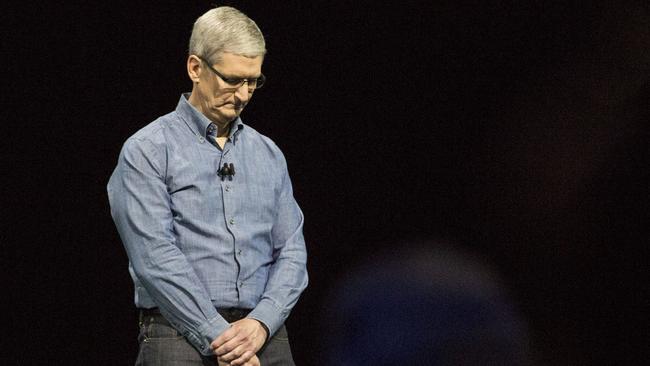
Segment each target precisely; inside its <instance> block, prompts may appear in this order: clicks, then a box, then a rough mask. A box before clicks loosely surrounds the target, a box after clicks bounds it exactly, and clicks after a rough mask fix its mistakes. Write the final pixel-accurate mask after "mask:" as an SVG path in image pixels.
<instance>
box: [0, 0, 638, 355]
mask: <svg viewBox="0 0 650 366" xmlns="http://www.w3.org/2000/svg"><path fill="white" fill-rule="evenodd" d="M221 3H224V4H231V5H234V6H236V7H238V8H239V9H241V10H243V11H244V12H245V13H247V14H248V15H249V16H250V17H252V18H253V19H254V20H256V21H257V23H258V25H259V26H260V28H261V29H262V31H263V32H264V34H265V36H266V40H267V48H268V50H269V53H268V56H267V59H266V61H265V64H264V72H265V74H266V75H267V76H268V80H269V81H268V85H267V86H265V88H264V89H263V90H261V91H259V92H258V93H256V94H255V98H254V100H253V103H251V104H250V105H249V107H248V108H247V110H246V111H245V113H244V115H243V118H244V120H245V121H246V122H247V123H249V124H251V125H252V126H254V127H255V128H256V129H257V130H259V131H261V132H262V133H264V134H266V135H267V136H269V137H271V138H272V139H273V140H274V141H275V142H276V143H277V144H278V145H279V146H280V147H281V149H282V150H283V151H284V153H285V155H286V158H287V161H288V164H289V169H290V173H291V175H292V179H293V183H294V188H295V196H296V198H297V199H298V201H299V203H300V204H301V206H302V208H303V211H304V213H305V216H306V224H305V235H306V238H307V242H308V250H309V260H310V261H309V270H310V274H311V283H310V287H309V288H308V290H307V291H306V292H305V293H304V295H303V296H302V298H301V300H300V302H299V303H298V305H297V306H296V308H295V310H294V312H293V314H292V316H291V318H290V320H289V328H290V332H291V334H292V336H293V339H292V344H293V347H294V350H295V358H296V360H297V361H298V364H301V365H318V364H321V363H320V362H319V360H320V359H321V357H322V355H323V351H322V350H321V349H320V348H319V346H320V344H321V341H322V339H323V338H324V337H326V336H327V335H326V334H323V331H322V329H323V324H322V322H321V313H322V310H323V309H324V308H326V307H327V306H328V298H327V293H328V291H329V290H330V289H331V287H332V285H333V284H334V283H335V280H337V279H342V278H345V276H346V273H349V271H350V270H351V269H352V268H354V266H355V265H356V264H358V263H359V262H361V261H363V259H364V258H365V257H366V256H368V255H369V254H372V253H374V252H377V251H379V250H382V249H387V248H393V249H395V250H399V248H402V247H404V246H407V245H409V244H408V243H410V242H414V241H421V240H444V241H447V242H452V243H456V244H455V245H458V246H459V247H462V248H464V249H467V250H471V251H474V252H476V253H478V254H479V255H480V256H482V257H483V258H484V259H485V260H486V261H488V262H489V263H491V264H492V265H493V266H494V268H496V269H497V271H498V272H499V273H500V274H501V275H502V277H503V278H504V280H505V282H506V285H507V286H508V287H509V288H510V290H511V293H512V296H513V298H514V301H515V302H516V304H517V306H518V308H519V309H520V310H521V312H522V313H523V314H524V316H525V317H526V319H527V320H528V323H529V327H530V330H531V334H532V340H533V341H532V346H533V350H534V352H535V357H536V359H537V360H538V361H539V362H540V363H541V364H548V365H556V364H571V365H579V364H613V363H615V364H634V363H637V362H640V360H642V359H644V357H645V358H647V356H648V352H647V347H646V346H647V339H648V338H647V336H648V332H647V310H648V300H647V295H648V291H647V285H646V283H645V282H647V280H645V279H644V280H642V278H644V276H642V269H644V267H645V268H647V263H648V257H647V254H648V252H647V249H646V248H647V243H648V236H647V229H646V226H647V224H648V197H649V194H648V184H647V183H648V179H647V178H648V169H647V167H648V157H649V154H648V146H647V145H648V144H647V141H648V133H647V131H648V130H647V127H646V125H647V121H648V118H647V117H648V105H647V101H648V96H650V89H649V77H648V71H649V65H650V55H649V54H648V44H650V31H649V30H648V29H649V28H648V25H649V22H648V19H649V18H648V17H649V16H650V12H649V9H648V6H647V4H646V2H642V1H640V2H632V1H618V2H615V3H614V2H612V4H602V3H601V4H595V3H588V4H584V2H580V3H581V4H578V2H571V1H569V2H566V1H564V2H557V3H554V2H546V1H488V2H480V5H477V4H472V2H458V1H448V2H424V1H405V2H395V3H394V4H388V3H387V2H382V3H381V4H379V2H377V3H373V2H344V1H327V2H325V1H323V2H289V1H282V2H279V1H278V2H253V1H241V2H235V1H227V2H221ZM476 3H479V2H476ZM210 4H211V2H207V1H183V2H176V3H175V4H173V5H171V2H170V4H168V3H163V2H136V1H134V2H65V5H53V4H49V3H48V4H44V3H41V4H33V5H23V6H21V8H20V9H17V8H16V7H8V8H7V9H6V11H3V12H2V13H3V15H2V17H3V19H2V23H3V25H5V27H6V28H7V30H6V31H4V32H3V37H2V38H3V40H2V42H3V49H4V52H3V53H4V56H5V57H4V59H5V62H4V64H5V66H3V71H5V72H4V74H5V77H4V80H5V82H4V87H5V89H6V90H5V92H4V93H3V99H4V102H3V104H4V108H2V114H3V123H2V130H1V131H0V132H1V133H2V141H3V143H2V154H1V156H0V158H1V159H2V160H1V161H2V167H3V171H4V172H8V174H3V181H4V184H3V187H4V192H3V195H2V199H3V201H5V203H3V208H2V220H1V225H2V231H1V235H2V236H1V239H2V247H3V252H4V253H5V254H3V256H2V257H3V260H4V261H6V264H5V265H3V271H6V273H7V274H9V276H5V277H4V278H5V279H4V281H5V284H4V285H3V287H4V288H5V289H6V290H5V291H3V294H4V295H6V296H5V299H3V303H5V304H6V305H8V309H9V311H6V312H5V314H6V316H7V319H6V321H5V322H4V323H5V324H8V325H9V328H8V329H9V331H8V332H7V333H8V334H7V333H5V336H4V337H3V343H4V344H5V345H4V346H3V349H4V350H5V351H6V350H10V352H9V354H8V355H7V356H6V357H7V360H8V361H7V362H3V364H35V363H46V364H47V363H50V362H54V361H58V360H67V362H65V363H66V364H71V365H73V364H84V363H86V362H88V363H93V364H98V365H99V364H101V365H104V364H105V365H123V364H131V363H132V361H133V359H134V357H135V353H136V349H137V344H136V340H135V337H136V332H137V328H136V313H135V310H134V309H133V306H132V285H131V281H130V278H129V277H128V273H127V258H126V255H125V253H124V251H123V248H122V246H121V244H120V241H119V238H118V236H117V234H116V231H115V229H114V227H113V223H112V220H111V218H110V214H109V208H108V205H107V199H106V194H105V185H106V183H107V180H108V177H109V175H110V173H111V172H112V169H113V167H114V164H115V163H116V159H117V155H118V152H119V149H120V147H121V144H122V143H123V141H124V140H125V139H126V138H127V137H128V136H130V135H131V134H132V133H134V132H135V131H136V130H138V129H139V128H140V127H142V126H144V125H145V124H147V123H148V122H150V121H152V120H153V119H155V118H156V117H158V116H160V115H162V114H165V113H167V112H169V111H171V110H172V109H173V108H174V107H175V105H176V102H177V100H178V98H179V95H180V93H181V92H184V91H189V90H190V87H191V84H190V82H189V81H188V79H187V77H186V76H185V71H184V70H185V66H184V63H185V59H186V50H187V41H188V39H189V35H190V31H191V26H192V24H193V21H194V20H195V19H196V18H197V17H198V16H199V15H200V14H202V13H203V12H205V11H206V10H207V9H209V7H210ZM643 274H645V273H643ZM640 330H641V332H639V331H640ZM346 351H347V352H352V351H354V350H346Z"/></svg>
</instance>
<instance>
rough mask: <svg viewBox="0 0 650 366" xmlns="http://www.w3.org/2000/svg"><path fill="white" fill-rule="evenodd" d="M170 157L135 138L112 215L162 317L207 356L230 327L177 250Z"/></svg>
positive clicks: (118, 173) (124, 157)
mask: <svg viewBox="0 0 650 366" xmlns="http://www.w3.org/2000/svg"><path fill="white" fill-rule="evenodd" d="M164 172H165V160H164V153H163V152H162V151H158V150H157V149H156V147H155V146H154V145H153V143H151V142H149V141H147V140H138V139H135V138H132V139H130V140H128V141H127V142H126V143H125V145H124V147H123V149H122V152H121V153H120V157H119V161H118V164H117V167H116V169H115V172H114V173H113V175H112V176H111V179H110V181H109V183H108V196H109V201H110V205H111V215H112V216H113V220H114V221H115V225H116V226H117V230H118V232H119V234H120V237H121V238H122V243H123V244H124V247H125V248H126V252H127V255H128V257H129V260H130V262H131V266H132V268H133V271H134V273H135V276H136V277H137V278H138V279H139V280H140V282H141V283H142V285H143V286H144V287H145V289H146V290H147V292H148V293H149V294H150V295H151V297H152V298H153V300H154V302H155V303H156V304H157V305H158V307H159V308H160V311H161V313H162V314H163V315H164V316H165V318H167V319H168V320H169V321H170V322H171V323H172V324H173V325H174V326H175V327H176V328H177V329H178V330H179V331H180V332H181V333H183V335H185V337H186V338H187V339H188V340H189V341H190V342H191V343H192V344H193V345H194V347H196V348H197V349H198V350H199V352H201V353H202V354H204V355H211V354H212V349H211V348H210V343H211V342H212V340H214V339H215V338H216V337H217V336H218V335H219V334H220V333H222V332H223V331H225V330H226V329H227V328H228V327H229V324H228V323H227V322H226V321H225V320H224V319H223V318H222V317H221V316H220V315H219V314H218V313H217V311H216V309H214V306H213V305H212V302H211V301H210V297H209V295H208V294H207V291H206V290H205V288H204V287H203V286H202V285H201V282H200V281H199V279H198V277H197V276H196V273H195V272H194V269H193V268H192V266H191V265H190V264H189V262H188V261H187V259H186V258H185V256H184V255H183V253H182V252H181V251H180V250H179V248H178V247H177V246H176V238H175V236H174V234H173V232H172V222H173V218H172V212H171V208H170V197H169V194H168V192H167V187H166V185H165V174H164Z"/></svg>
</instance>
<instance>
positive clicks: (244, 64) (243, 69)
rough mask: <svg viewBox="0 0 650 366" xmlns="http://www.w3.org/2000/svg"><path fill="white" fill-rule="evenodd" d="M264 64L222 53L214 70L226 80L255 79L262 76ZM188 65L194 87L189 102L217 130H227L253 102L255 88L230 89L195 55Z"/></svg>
mask: <svg viewBox="0 0 650 366" xmlns="http://www.w3.org/2000/svg"><path fill="white" fill-rule="evenodd" d="M263 61H264V58H263V56H257V57H253V58H251V57H245V56H240V55H235V54H232V53H223V54H222V57H221V60H220V61H219V63H216V64H214V65H211V66H212V67H213V68H214V69H215V70H216V71H217V72H218V73H219V74H221V76H223V77H225V78H227V79H256V78H258V77H260V75H262V62H263ZM206 62H207V61H206ZM187 64H188V65H187V66H188V73H189V75H190V79H192V82H193V84H194V87H193V89H192V95H191V96H190V99H189V102H190V103H191V104H192V105H193V106H194V107H195V108H197V109H198V110H199V111H200V112H202V113H203V114H204V115H205V116H206V117H208V119H210V120H211V121H212V122H214V123H216V124H217V126H219V127H226V126H227V125H228V124H229V123H230V122H232V121H233V120H234V119H236V118H237V117H238V116H239V115H240V114H241V112H242V110H244V107H245V106H246V104H248V102H250V100H251V97H252V96H253V92H254V88H251V87H249V83H248V82H245V83H243V84H242V85H240V86H238V87H233V86H231V85H228V83H226V82H225V81H224V80H223V79H222V78H221V77H220V76H217V74H215V73H214V72H213V71H212V70H210V68H208V66H207V65H206V64H205V63H204V62H202V61H201V60H200V59H199V58H198V57H196V56H195V55H192V56H190V57H189V58H188V61H187Z"/></svg>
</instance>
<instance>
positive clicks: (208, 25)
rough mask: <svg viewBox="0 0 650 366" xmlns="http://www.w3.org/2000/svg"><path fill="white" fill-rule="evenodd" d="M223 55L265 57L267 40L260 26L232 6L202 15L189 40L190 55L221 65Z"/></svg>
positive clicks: (218, 8)
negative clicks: (226, 53) (225, 53)
mask: <svg viewBox="0 0 650 366" xmlns="http://www.w3.org/2000/svg"><path fill="white" fill-rule="evenodd" d="M224 52H228V53H233V54H235V55H240V56H246V57H257V56H263V55H264V54H266V43H265V42H264V36H263V35H262V31H260V29H259V28H258V27H257V24H255V22H254V21H253V20H252V19H251V18H249V17H247V16H246V15H245V14H244V13H242V12H240V11H239V10H237V9H235V8H232V7H229V6H220V7H217V8H214V9H211V10H209V11H207V12H206V13H205V14H203V15H201V16H200V17H199V18H198V19H197V20H196V22H195V23H194V28H193V29H192V36H191V37H190V48H189V54H190V55H197V56H199V57H202V58H204V59H205V60H207V61H209V62H211V63H218V62H219V61H220V59H221V55H222V54H223V53H224Z"/></svg>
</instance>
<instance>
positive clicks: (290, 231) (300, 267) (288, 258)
mask: <svg viewBox="0 0 650 366" xmlns="http://www.w3.org/2000/svg"><path fill="white" fill-rule="evenodd" d="M281 161H282V164H283V169H282V170H281V171H283V178H282V187H281V193H280V197H279V199H278V210H277V214H276V216H275V222H274V224H273V230H272V233H271V234H272V235H271V236H272V240H273V260H274V262H273V265H272V266H271V269H270V273H269V278H268V281H267V284H266V289H265V291H264V293H263V295H262V297H261V299H260V302H259V303H258V304H257V306H256V307H255V309H253V311H251V313H250V314H249V315H248V317H249V318H253V319H257V320H259V321H261V322H262V323H264V325H266V327H267V328H268V329H269V337H270V336H272V335H273V334H275V332H276V331H277V330H278V329H279V328H280V326H282V324H283V323H284V321H285V320H286V319H287V317H288V316H289V313H290V312H291V309H292V308H293V307H294V305H295V304H296V302H297V301H298V298H299V297H300V294H301V293H302V292H303V290H304V289H305V288H306V287H307V283H308V276H307V250H306V247H305V239H304V237H303V233H302V229H303V223H304V217H303V214H302V211H301V210H300V207H299V206H298V203H297V202H296V200H295V198H294V196H293V189H292V186H291V180H290V178H289V173H288V171H287V167H286V162H285V160H284V157H282V159H281Z"/></svg>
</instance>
